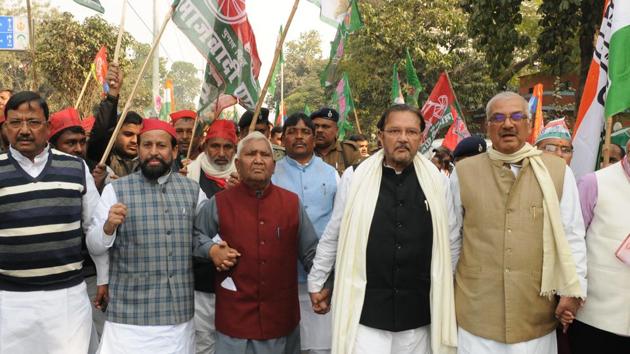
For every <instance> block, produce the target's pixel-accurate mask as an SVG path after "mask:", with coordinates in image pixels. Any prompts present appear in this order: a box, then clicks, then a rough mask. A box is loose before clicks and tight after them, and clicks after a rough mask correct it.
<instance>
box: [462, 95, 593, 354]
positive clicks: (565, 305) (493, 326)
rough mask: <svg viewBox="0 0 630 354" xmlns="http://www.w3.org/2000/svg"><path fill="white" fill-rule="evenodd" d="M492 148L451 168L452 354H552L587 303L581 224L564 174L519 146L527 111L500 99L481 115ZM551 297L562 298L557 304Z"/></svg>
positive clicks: (555, 163) (560, 166)
mask: <svg viewBox="0 0 630 354" xmlns="http://www.w3.org/2000/svg"><path fill="white" fill-rule="evenodd" d="M486 116H487V122H488V123H487V128H488V135H489V137H490V139H491V140H492V148H491V149H488V152H487V153H483V154H480V155H477V156H474V157H471V158H468V159H466V160H464V161H461V162H459V163H458V164H457V166H456V168H455V171H454V172H453V174H452V175H451V190H452V191H453V197H454V203H453V204H454V205H455V210H456V213H457V224H458V225H457V226H458V227H457V228H456V230H460V229H461V230H462V231H461V233H460V232H457V233H455V234H454V235H453V239H452V241H451V245H453V248H452V250H451V253H452V254H453V264H454V266H453V267H454V269H456V274H455V304H456V309H457V324H458V326H459V330H458V345H459V346H458V352H459V353H493V354H503V353H505V354H507V353H509V354H521V353H527V354H548V353H556V352H557V343H556V332H555V328H556V327H557V326H558V319H559V320H560V322H561V324H562V325H563V327H564V330H565V331H566V328H567V327H568V325H570V323H571V322H573V319H574V318H575V315H576V312H577V310H578V308H579V304H580V298H582V299H583V298H584V297H585V294H586V279H585V276H586V249H585V243H584V222H583V219H582V215H581V212H580V204H579V197H578V193H577V186H576V183H575V179H574V177H573V174H572V173H571V170H570V169H569V168H568V167H567V166H566V164H565V162H564V161H563V160H562V159H560V158H558V157H557V156H554V155H550V154H543V153H542V151H540V150H537V149H536V148H535V147H533V146H531V145H529V144H528V143H526V139H527V137H528V136H529V135H530V132H531V124H530V123H531V121H530V114H529V110H528V107H527V101H525V99H523V98H522V97H521V96H519V95H518V94H516V93H513V92H502V93H499V94H497V95H496V96H495V97H493V98H492V99H491V100H490V101H489V102H488V105H487V107H486ZM554 295H559V297H560V301H559V302H558V301H556V299H555V296H554Z"/></svg>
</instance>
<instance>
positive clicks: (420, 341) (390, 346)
mask: <svg viewBox="0 0 630 354" xmlns="http://www.w3.org/2000/svg"><path fill="white" fill-rule="evenodd" d="M354 354H431V335H430V325H427V326H424V327H420V328H415V329H410V330H407V331H400V332H391V331H385V330H382V329H376V328H371V327H367V326H364V325H361V324H360V325H359V328H358V329H357V337H356V340H355V344H354Z"/></svg>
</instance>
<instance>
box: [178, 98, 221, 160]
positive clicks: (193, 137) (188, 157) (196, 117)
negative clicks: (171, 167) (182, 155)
mask: <svg viewBox="0 0 630 354" xmlns="http://www.w3.org/2000/svg"><path fill="white" fill-rule="evenodd" d="M218 91H219V93H218V95H217V101H216V103H215V104H214V119H213V120H212V121H213V122H214V121H215V120H217V108H218V107H219V97H221V89H218ZM198 121H199V113H197V115H196V116H195V122H194V123H193V124H194V125H193V131H192V138H191V140H190V144H189V145H188V151H187V152H186V160H190V154H191V153H192V147H193V145H194V144H193V143H194V141H195V134H197V122H198ZM202 133H203V132H202Z"/></svg>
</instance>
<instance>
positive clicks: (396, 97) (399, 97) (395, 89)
mask: <svg viewBox="0 0 630 354" xmlns="http://www.w3.org/2000/svg"><path fill="white" fill-rule="evenodd" d="M391 99H392V104H402V103H405V99H404V98H403V94H402V90H401V89H400V80H399V79H398V64H394V70H393V73H392V93H391Z"/></svg>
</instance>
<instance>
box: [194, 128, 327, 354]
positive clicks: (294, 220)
mask: <svg viewBox="0 0 630 354" xmlns="http://www.w3.org/2000/svg"><path fill="white" fill-rule="evenodd" d="M274 167H275V163H274V161H273V153H272V148H271V143H270V142H269V140H267V138H266V137H265V136H264V135H262V134H261V133H259V132H253V133H250V134H249V135H248V136H247V137H246V138H244V139H243V140H241V141H240V142H239V144H238V148H237V155H236V169H237V171H238V173H239V176H240V179H241V183H240V184H238V185H236V186H235V187H233V188H230V189H227V190H224V191H221V192H219V193H217V194H216V195H214V196H213V197H212V199H210V200H209V201H208V202H206V203H205V204H204V205H203V206H202V209H201V210H200V212H199V214H198V215H197V219H196V221H195V238H196V245H195V256H197V257H207V258H209V259H211V260H212V262H214V264H215V266H216V267H217V270H219V271H223V272H221V273H218V274H217V276H216V279H215V293H216V322H215V324H216V329H217V342H216V353H217V354H223V353H225V354H246V353H262V354H265V353H286V354H299V353H300V329H299V326H298V324H299V322H300V308H299V304H298V284H297V260H298V259H300V260H301V261H302V264H304V267H305V270H306V271H307V272H308V271H309V270H310V268H311V265H312V263H313V257H314V256H315V250H316V248H317V236H316V234H315V230H314V229H313V225H312V224H311V221H310V220H309V219H308V216H307V215H306V212H305V210H304V207H303V206H302V205H301V203H300V201H299V199H298V196H297V195H296V194H294V193H292V192H289V191H287V190H285V189H282V188H279V187H277V186H274V185H273V184H271V175H272V174H273V171H274ZM228 245H229V246H228ZM237 261H238V263H237ZM228 270H229V271H228Z"/></svg>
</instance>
